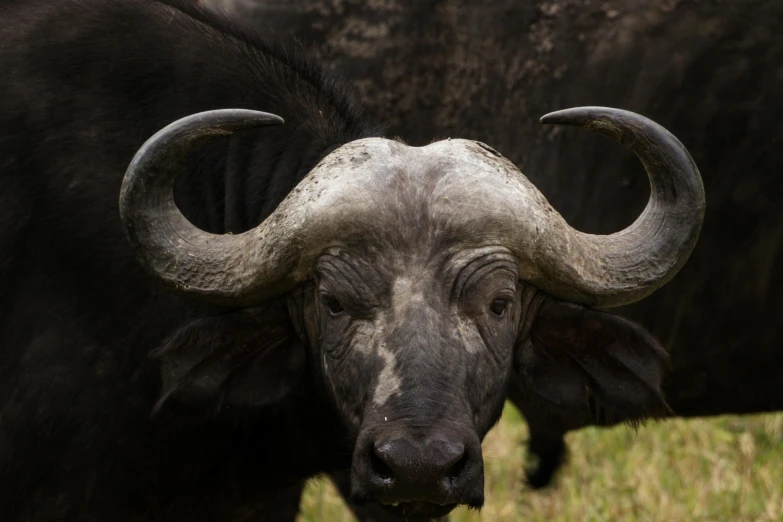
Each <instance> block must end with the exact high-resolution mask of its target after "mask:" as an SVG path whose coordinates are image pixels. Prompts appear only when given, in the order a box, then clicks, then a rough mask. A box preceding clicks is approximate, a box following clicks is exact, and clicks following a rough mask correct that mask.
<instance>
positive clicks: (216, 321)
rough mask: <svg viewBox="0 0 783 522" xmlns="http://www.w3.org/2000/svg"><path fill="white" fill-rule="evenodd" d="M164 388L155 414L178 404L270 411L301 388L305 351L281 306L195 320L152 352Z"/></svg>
mask: <svg viewBox="0 0 783 522" xmlns="http://www.w3.org/2000/svg"><path fill="white" fill-rule="evenodd" d="M151 356H152V357H153V358H155V359H158V360H159V361H160V365H161V366H160V371H161V378H162V389H161V394H160V399H159V400H158V403H157V405H156V406H155V410H156V411H157V410H159V409H160V408H161V407H162V406H163V405H164V404H165V403H169V402H178V403H184V404H188V405H191V406H201V407H208V408H211V409H213V411H215V412H217V411H218V410H219V409H220V408H221V407H223V406H226V405H229V406H235V407H260V406H266V405H269V404H272V403H275V402H277V401H280V400H281V399H283V398H284V397H285V396H286V395H287V394H288V393H289V392H291V391H292V390H293V389H294V388H295V387H296V386H297V385H298V383H299V381H300V379H301V377H302V374H303V372H304V367H305V359H306V354H305V350H304V347H303V346H302V344H301V342H300V341H299V339H298V338H297V336H296V333H295V331H294V328H293V326H292V325H291V323H290V320H289V318H288V315H287V314H286V312H285V310H284V309H282V308H281V307H277V306H272V307H264V308H257V309H247V310H242V311H239V312H231V313H227V314H224V315H220V316H216V317H210V318H206V319H199V320H196V321H193V322H191V323H189V324H187V325H185V326H183V327H182V328H180V329H179V330H178V331H176V332H175V333H174V334H173V335H172V336H171V337H169V339H168V341H167V342H166V343H165V344H164V345H163V346H161V347H160V348H158V349H157V350H155V351H153V352H152V354H151Z"/></svg>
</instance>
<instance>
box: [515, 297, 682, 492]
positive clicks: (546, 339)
mask: <svg viewBox="0 0 783 522" xmlns="http://www.w3.org/2000/svg"><path fill="white" fill-rule="evenodd" d="M667 367H668V358H667V355H666V352H665V351H664V349H663V348H662V347H661V346H660V344H658V342H657V341H656V340H655V338H654V337H653V336H652V335H651V334H650V333H648V332H647V331H646V330H644V329H643V328H641V327H640V326H638V325H636V324H634V323H632V322H630V321H628V320H626V319H623V318H621V317H618V316H615V315H611V314H608V313H605V312H600V311H597V310H592V309H589V308H584V307H582V306H578V305H574V304H570V303H564V302H560V301H555V300H554V299H549V300H547V301H546V302H545V303H544V304H543V305H542V307H541V308H540V309H539V312H538V314H537V315H536V317H535V319H534V321H533V324H532V326H531V330H530V333H529V335H528V336H527V337H526V338H525V339H524V340H522V342H521V343H520V344H519V345H518V346H517V350H516V354H515V370H516V377H515V378H514V379H512V383H511V386H510V387H509V399H511V401H512V402H513V403H514V404H515V405H516V406H517V407H518V408H519V409H520V410H521V412H522V414H523V415H524V417H525V420H526V421H527V423H528V427H529V431H530V440H529V442H528V449H529V451H530V453H531V454H532V455H534V456H535V457H537V460H538V462H537V465H535V466H534V467H532V468H530V469H528V470H527V480H528V484H529V485H530V486H531V487H533V488H536V489H538V488H543V487H546V486H547V485H549V483H550V482H551V480H552V479H553V477H554V475H555V473H556V472H557V470H558V469H559V468H560V466H561V465H562V464H563V463H564V462H565V460H566V455H567V447H566V444H565V439H564V435H565V434H566V433H567V432H568V431H571V430H575V429H578V428H581V427H584V426H589V425H599V426H606V425H611V424H616V423H619V422H628V423H630V424H632V425H636V424H638V423H640V422H641V421H643V420H644V419H645V418H649V417H662V416H666V415H668V414H670V413H671V410H670V408H669V406H668V405H667V404H666V401H665V400H664V398H663V394H662V392H661V379H662V376H663V373H664V370H665V369H666V368H667Z"/></svg>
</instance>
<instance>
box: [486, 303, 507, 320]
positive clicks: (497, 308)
mask: <svg viewBox="0 0 783 522" xmlns="http://www.w3.org/2000/svg"><path fill="white" fill-rule="evenodd" d="M507 306H508V301H507V300H505V299H495V300H494V301H492V305H491V306H490V307H489V309H490V310H492V313H493V314H495V315H497V316H498V317H503V315H504V314H505V313H506V307H507Z"/></svg>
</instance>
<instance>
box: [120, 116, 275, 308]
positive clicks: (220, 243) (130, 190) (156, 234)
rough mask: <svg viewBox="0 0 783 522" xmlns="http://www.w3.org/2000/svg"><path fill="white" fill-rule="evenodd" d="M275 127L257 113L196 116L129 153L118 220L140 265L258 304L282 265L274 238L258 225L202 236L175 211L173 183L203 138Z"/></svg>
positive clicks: (220, 296) (189, 289) (206, 294)
mask: <svg viewBox="0 0 783 522" xmlns="http://www.w3.org/2000/svg"><path fill="white" fill-rule="evenodd" d="M282 123H283V119H282V118H280V117H279V116H275V115H274V114H268V113H264V112H256V111H249V110H240V109H224V110H213V111H207V112H202V113H198V114H193V115H191V116H187V117H185V118H182V119H180V120H177V121H175V122H174V123H172V124H170V125H168V126H167V127H165V128H163V129H162V130H160V131H159V132H157V133H156V134H155V135H154V136H152V137H151V138H150V139H149V140H147V141H146V142H145V143H144V145H143V146H142V147H141V148H140V149H139V151H138V152H137V153H136V155H135V156H134V158H133V160H132V161H131V163H130V166H129V167H128V169H127V171H126V173H125V178H124V179H123V182H122V189H121V191H120V218H121V219H122V223H123V226H124V227H125V232H126V234H127V236H128V238H129V240H130V241H131V243H132V244H133V245H134V246H135V247H136V249H137V254H138V258H139V260H140V261H141V263H142V265H143V266H144V267H145V268H146V269H147V270H148V271H149V272H151V273H152V274H153V275H155V276H157V277H158V278H159V279H160V280H162V281H163V283H164V284H165V285H166V286H168V287H170V288H173V289H176V290H179V291H181V292H184V293H187V294H189V295H194V296H197V297H201V298H203V299H205V300H207V301H210V302H214V303H220V304H230V305H232V306H241V305H247V304H255V303H256V302H258V300H259V286H260V285H263V284H264V283H263V280H264V277H270V275H269V273H268V272H269V271H270V270H271V271H272V272H276V273H275V275H274V276H271V278H272V280H276V279H278V278H279V277H280V274H279V273H277V272H279V271H280V270H279V268H280V267H279V266H275V265H276V264H277V265H279V264H281V263H282V264H284V263H285V261H284V260H283V259H281V257H285V256H286V252H285V249H283V250H280V249H278V248H276V241H275V239H276V237H274V236H273V235H272V234H271V233H267V232H265V230H264V229H263V228H261V230H259V229H258V228H257V229H254V230H251V231H248V232H246V233H243V234H237V235H216V234H210V233H208V232H204V231H203V230H200V229H198V228H196V227H195V226H193V225H192V224H191V223H190V222H189V221H188V220H187V219H186V218H185V216H183V215H182V213H181V212H180V211H179V209H178V208H177V206H176V204H175V203H174V197H173V196H174V194H173V186H174V180H175V178H176V176H177V174H178V173H179V171H180V169H181V164H182V162H183V160H184V158H186V157H187V156H188V155H189V154H191V153H194V152H195V151H196V150H197V149H198V148H199V147H201V146H202V145H203V143H204V142H205V141H206V140H208V139H210V138H214V137H215V136H220V135H224V136H225V135H230V134H233V133H234V132H235V131H238V130H241V129H248V128H252V127H262V126H266V125H280V124H282ZM262 225H263V224H262ZM259 240H260V243H259ZM259 255H261V256H263V255H268V257H269V258H268V260H267V261H268V262H266V263H264V262H259V259H258V256H259ZM270 265H271V266H270ZM264 268H266V269H267V270H264ZM267 280H268V279H267Z"/></svg>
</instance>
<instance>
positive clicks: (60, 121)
mask: <svg viewBox="0 0 783 522" xmlns="http://www.w3.org/2000/svg"><path fill="white" fill-rule="evenodd" d="M0 6H1V7H0V9H2V10H1V11H0V16H2V18H3V20H4V21H5V23H4V24H2V27H1V28H0V41H2V46H1V47H0V64H2V70H4V71H6V78H5V79H4V81H3V82H2V83H1V84H0V100H2V101H0V103H1V104H2V111H0V114H1V115H2V116H1V117H2V126H0V129H1V130H0V158H1V159H0V161H2V164H0V168H1V174H0V180H2V181H0V182H1V183H2V191H1V192H0V194H1V195H0V197H1V198H2V214H0V215H1V216H2V223H0V224H1V225H2V226H1V227H0V230H1V231H2V232H0V234H2V235H0V252H2V253H3V256H2V258H0V292H1V294H0V295H2V300H1V304H0V325H2V336H0V339H1V340H0V346H1V351H2V354H3V359H2V367H1V368H0V376H1V377H2V379H0V382H1V383H2V384H0V386H1V387H2V388H1V389H2V395H1V396H0V397H2V403H1V405H2V415H0V441H2V444H0V490H2V491H3V495H2V497H0V518H2V520H4V521H6V520H8V521H21V520H53V519H56V520H112V521H115V520H117V521H120V520H127V521H131V520H146V521H151V520H166V521H172V520H183V521H184V520H193V519H196V518H197V519H199V520H221V521H222V520H247V519H248V518H250V517H253V516H255V515H256V514H258V513H260V512H261V510H262V509H263V508H264V505H265V504H266V503H267V502H269V501H270V500H272V499H274V498H275V496H276V495H277V494H278V493H279V492H280V491H282V490H284V489H285V488H287V487H289V486H291V485H292V484H295V483H297V482H298V481H301V480H302V479H304V478H307V477H309V476H312V475H314V474H317V473H321V472H337V471H341V470H347V469H350V473H351V495H352V498H354V499H355V500H357V501H365V502H373V503H378V504H383V505H386V506H388V509H389V510H390V511H391V512H393V513H399V514H403V515H406V516H415V517H433V516H440V515H443V514H446V513H448V512H449V511H450V510H451V509H453V507H454V506H456V505H459V504H465V505H469V506H473V507H480V506H481V504H482V503H483V462H482V457H481V446H480V441H481V439H482V438H483V436H484V435H485V434H486V433H487V431H488V430H489V429H490V427H491V426H492V425H493V424H494V423H495V422H497V420H498V417H499V415H500V411H501V409H502V406H503V403H504V400H505V397H506V393H507V385H508V382H509V380H510V379H511V378H512V376H513V378H514V380H515V382H516V383H517V384H516V385H517V386H518V387H519V389H520V390H521V393H522V394H523V396H524V397H544V398H545V399H546V401H542V402H536V403H537V404H539V403H540V404H546V407H545V408H544V409H542V411H540V412H539V413H540V414H541V415H545V416H551V417H552V418H556V419H558V420H559V421H560V422H564V423H572V424H580V423H583V422H584V419H585V418H593V417H595V416H596V415H598V414H600V415H601V416H606V417H608V418H611V419H615V420H634V419H640V418H644V417H647V416H655V415H663V414H665V413H667V411H668V407H667V405H666V403H665V402H664V400H663V398H662V396H661V393H660V380H661V376H662V373H663V370H664V367H665V365H666V355H665V352H664V350H663V349H662V348H661V347H660V345H659V344H658V343H657V342H656V341H655V340H654V338H653V337H652V336H651V335H650V334H649V333H647V332H646V331H645V330H643V329H642V328H640V327H639V326H637V325H635V324H634V323H631V322H629V321H626V320H624V319H621V318H619V317H616V316H614V315H611V314H608V313H606V312H603V311H599V310H598V309H597V308H607V307H615V306H620V305H624V304H628V303H632V302H635V301H637V300H640V299H642V298H644V297H646V296H647V295H649V294H650V293H652V292H653V291H655V290H656V289H657V288H659V287H661V286H662V285H664V284H665V283H666V282H668V281H669V280H670V279H671V278H672V277H674V275H675V274H676V273H677V272H678V271H679V270H680V268H681V267H682V266H683V264H684V263H685V261H686V259H687V258H688V256H689V254H690V252H691V250H692V249H693V247H694V245H695V243H696V240H697V237H698V235H699V231H700V228H701V223H702V220H703V217H704V211H705V203H704V192H703V188H702V184H701V178H700V175H699V172H698V170H697V168H696V166H695V164H694V163H693V160H692V159H691V157H690V155H689V154H688V152H687V151H686V150H685V148H684V147H683V145H682V144H681V143H680V142H679V141H678V140H677V139H676V138H675V137H674V136H673V135H671V134H670V133H669V132H668V131H666V130H665V129H664V128H662V127H661V126H659V125H658V124H656V123H654V122H652V121H650V120H648V119H647V118H645V117H643V116H640V115H638V114H635V113H632V112H627V111H622V110H617V109H611V108H603V107H580V108H575V109H569V110H564V111H558V112H555V113H551V114H549V115H547V116H545V117H544V118H542V121H543V122H544V123H561V124H568V125H575V126H578V127H583V128H586V129H588V130H593V131H596V132H598V133H601V134H604V135H607V136H609V137H610V138H612V139H614V140H615V141H617V142H618V143H620V144H622V145H623V146H625V147H627V148H628V149H630V150H631V151H632V152H633V153H634V154H635V155H636V156H637V157H638V158H639V160H641V162H642V164H643V165H644V168H645V170H646V172H647V174H648V177H649V180H650V186H651V195H650V198H649V202H648V204H647V206H646V208H645V209H644V211H643V212H642V213H641V215H640V216H639V217H638V219H637V220H636V221H635V222H634V223H633V224H632V225H630V226H629V227H627V228H626V229H624V230H622V231H620V232H617V233H614V234H609V235H593V234H586V233H583V232H579V231H577V230H575V229H573V228H572V227H570V226H569V225H568V224H567V223H566V221H565V220H564V219H563V218H562V217H561V216H560V214H558V213H557V212H556V211H555V210H554V209H553V208H552V207H551V206H550V205H549V203H548V202H547V200H546V199H545V198H544V196H543V195H542V194H541V193H540V192H539V191H538V190H537V189H536V187H535V186H534V185H533V184H532V183H530V182H529V181H528V180H527V178H526V177H525V176H523V175H522V173H521V172H520V171H519V170H518V169H517V167H516V166H515V165H514V164H513V163H511V162H510V161H508V160H507V159H505V158H504V157H503V156H501V154H500V153H498V152H497V151H495V150H494V149H492V148H491V147H489V146H487V145H485V144H483V143H480V142H476V141H470V140H460V139H447V140H442V141H437V142H434V143H431V144H429V145H427V146H423V147H411V146H409V145H406V144H405V143H404V142H402V141H400V140H389V139H385V138H383V137H382V136H383V133H382V132H381V131H380V130H379V128H378V127H376V126H375V125H373V124H371V123H370V122H368V120H367V119H366V118H364V117H362V116H361V114H360V113H359V111H358V109H357V108H356V107H355V106H354V105H353V103H352V102H351V98H350V97H349V96H348V95H347V94H346V93H345V91H344V89H343V87H342V86H341V84H340V82H339V81H336V80H335V79H334V78H332V77H331V76H330V75H329V74H327V73H325V72H324V71H323V70H322V69H321V67H320V66H319V64H317V63H314V62H313V61H309V60H307V59H306V58H304V57H302V56H300V55H299V54H298V53H297V52H294V51H291V50H284V49H281V48H280V47H279V46H276V45H272V44H269V43H266V42H264V41H263V40H262V39H260V38H259V37H258V36H257V35H255V34H253V33H252V32H249V31H246V30H243V29H240V28H238V27H236V26H234V25H232V24H231V23H230V22H228V21H227V20H225V19H223V18H221V17H219V16H216V15H212V14H209V13H207V12H206V11H203V10H201V9H199V8H197V7H195V6H193V5H192V3H186V2H180V1H178V0H134V1H128V0H104V1H102V2H85V1H83V0H64V1H61V2H57V3H52V2H45V1H43V0H40V1H33V2H31V1H30V0H25V1H22V0H6V1H4V2H2V4H0ZM262 111H263V112H262ZM284 121H285V123H284V124H283V122H284ZM149 136H152V137H151V138H149ZM145 140H146V141H145ZM126 167H127V169H126ZM118 197H119V205H118Z"/></svg>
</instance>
